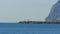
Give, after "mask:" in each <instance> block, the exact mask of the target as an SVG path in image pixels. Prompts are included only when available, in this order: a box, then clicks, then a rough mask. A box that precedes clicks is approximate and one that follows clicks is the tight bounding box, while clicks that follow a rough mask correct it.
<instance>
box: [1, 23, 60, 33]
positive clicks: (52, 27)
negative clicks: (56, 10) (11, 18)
mask: <svg viewBox="0 0 60 34" xmlns="http://www.w3.org/2000/svg"><path fill="white" fill-rule="evenodd" d="M0 34H60V24H17V23H0Z"/></svg>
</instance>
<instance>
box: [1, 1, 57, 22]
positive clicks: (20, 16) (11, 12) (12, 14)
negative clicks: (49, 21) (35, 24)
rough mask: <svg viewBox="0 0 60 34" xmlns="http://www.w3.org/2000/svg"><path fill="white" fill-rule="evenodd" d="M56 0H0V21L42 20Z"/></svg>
mask: <svg viewBox="0 0 60 34" xmlns="http://www.w3.org/2000/svg"><path fill="white" fill-rule="evenodd" d="M56 1H57V0H0V22H19V21H28V20H30V21H44V20H45V18H46V17H47V16H48V14H49V12H50V9H51V7H52V6H53V4H55V3H56Z"/></svg>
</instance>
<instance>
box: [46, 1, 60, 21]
mask: <svg viewBox="0 0 60 34" xmlns="http://www.w3.org/2000/svg"><path fill="white" fill-rule="evenodd" d="M45 20H46V21H60V0H59V1H58V2H57V3H56V4H54V5H53V7H52V8H51V11H50V13H49V16H48V17H47V18H46V19H45Z"/></svg>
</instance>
